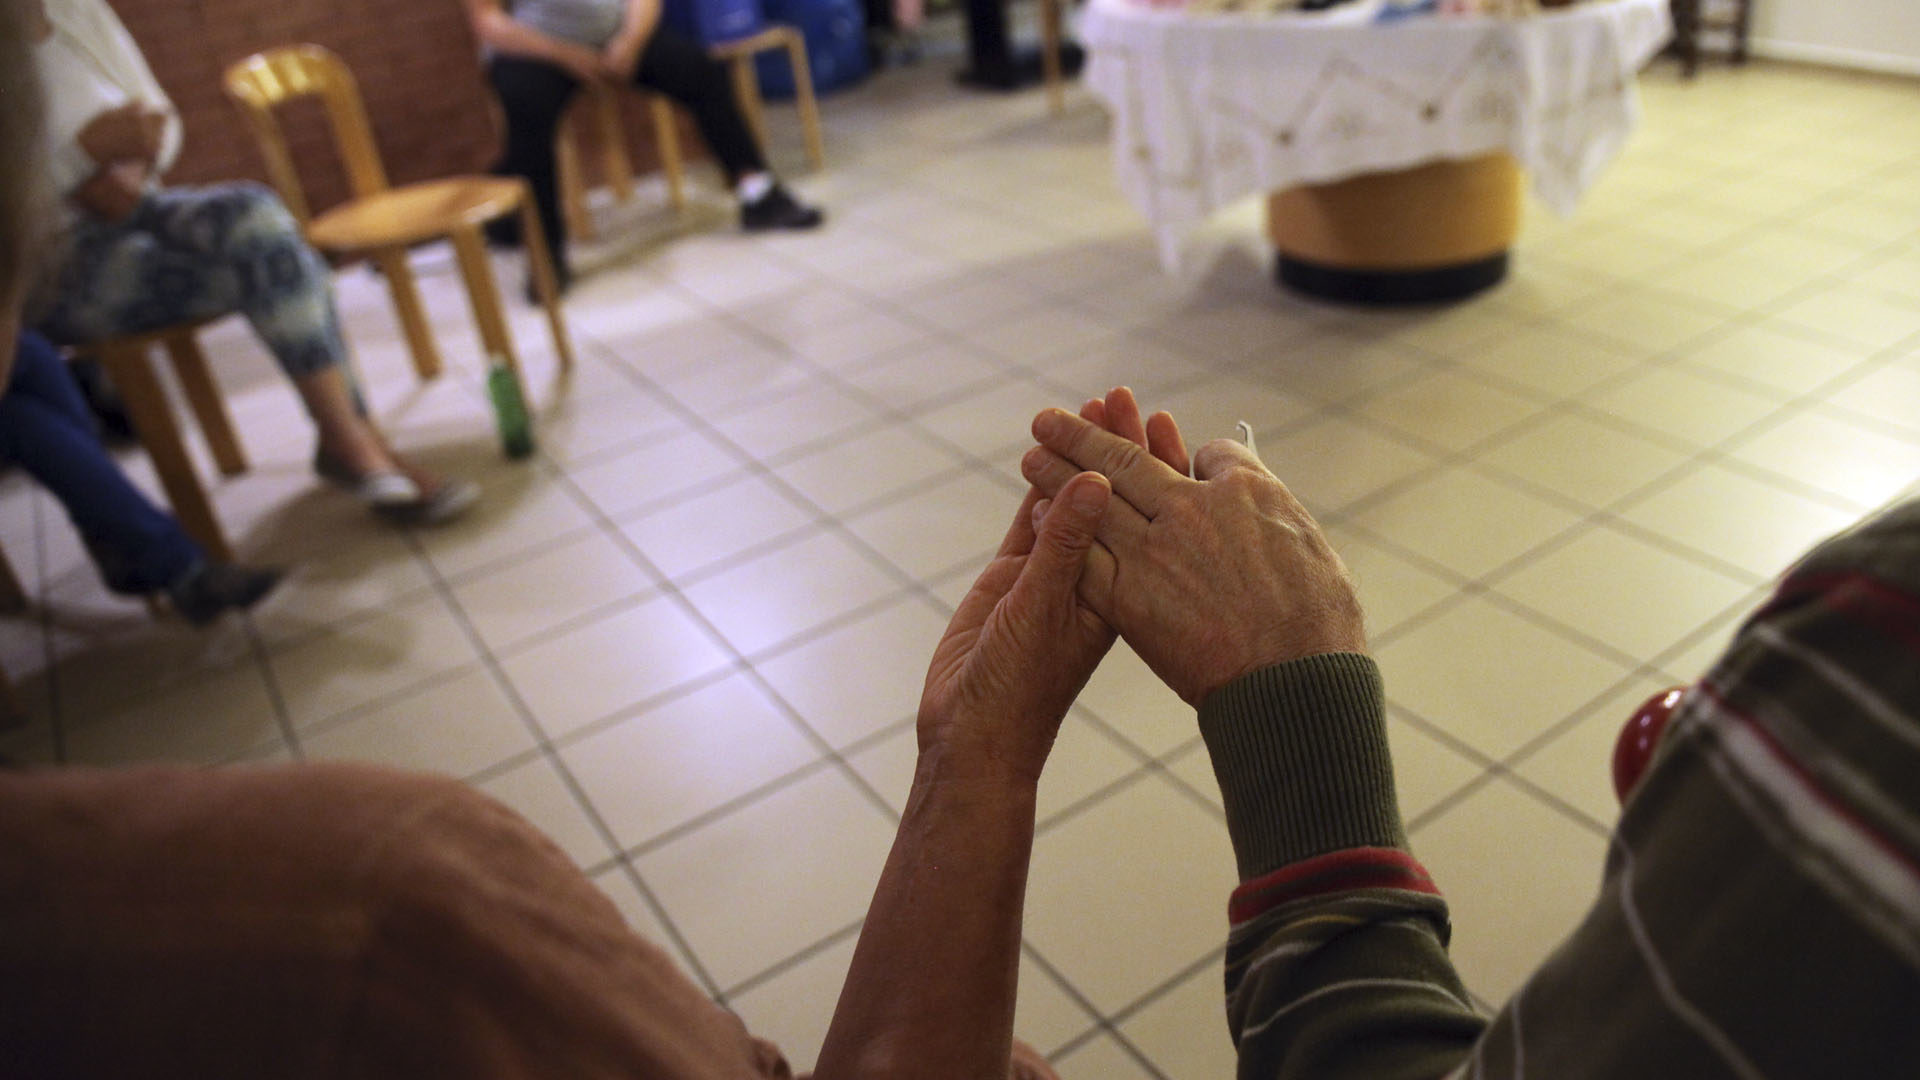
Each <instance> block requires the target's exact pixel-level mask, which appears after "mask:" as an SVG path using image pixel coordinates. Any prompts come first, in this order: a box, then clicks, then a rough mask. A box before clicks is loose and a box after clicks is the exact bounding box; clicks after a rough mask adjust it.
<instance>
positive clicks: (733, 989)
mask: <svg viewBox="0 0 1920 1080" xmlns="http://www.w3.org/2000/svg"><path fill="white" fill-rule="evenodd" d="M866 925H867V918H866V914H865V913H864V912H862V913H861V916H860V918H858V919H855V920H854V921H852V922H850V923H848V924H847V925H845V926H843V927H841V928H840V929H838V930H835V931H833V932H832V933H830V934H828V935H827V936H826V937H823V938H821V939H820V940H818V941H816V942H814V943H812V944H811V945H808V946H806V947H805V948H803V949H801V950H800V951H799V952H796V953H794V954H793V955H792V956H788V957H786V958H784V959H782V960H780V961H778V962H777V963H775V964H773V965H771V966H769V967H767V968H765V969H763V970H761V971H757V972H755V973H753V974H752V975H749V976H747V977H746V978H744V979H742V980H740V981H739V982H737V983H735V984H734V985H732V986H729V987H727V988H726V989H725V990H724V991H722V992H721V993H720V995H719V996H718V997H716V998H715V999H714V1001H715V1002H716V1003H717V1004H719V1005H720V1006H722V1007H723V1008H729V1009H730V1008H731V1003H732V1002H733V1001H734V1000H735V999H738V998H742V997H745V996H746V995H748V994H750V993H752V992H753V991H755V990H757V989H759V988H760V987H762V986H765V985H766V984H767V983H770V982H772V981H773V980H775V979H777V978H779V977H780V976H782V975H785V974H786V973H787V972H789V971H792V970H793V969H794V968H797V967H799V966H800V965H802V964H804V963H806V962H807V961H809V960H811V959H813V958H814V957H816V956H819V955H820V954H821V953H824V952H826V951H827V950H829V949H831V948H833V947H834V946H836V945H838V944H840V943H841V942H843V941H845V940H847V939H848V938H850V937H855V936H857V935H858V934H859V933H860V931H861V930H862V929H864V928H865V927H866Z"/></svg>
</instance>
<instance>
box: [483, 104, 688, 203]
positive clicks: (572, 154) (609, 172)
mask: <svg viewBox="0 0 1920 1080" xmlns="http://www.w3.org/2000/svg"><path fill="white" fill-rule="evenodd" d="M496 108H497V106H496ZM647 109H648V111H649V112H650V113H651V114H652V117H653V136H654V143H655V145H657V146H658V147H659V148H660V171H661V172H663V173H665V174H666V176H667V197H668V198H669V199H670V200H671V201H672V203H673V208H674V209H675V210H676V211H678V210H685V209H686V208H687V193H686V170H685V167H684V165H683V164H682V160H681V157H680V129H679V128H678V127H677V126H675V124H674V119H673V106H672V105H670V104H669V103H668V102H667V99H666V98H663V97H661V96H660V95H658V94H650V95H648V98H647ZM588 123H593V124H597V125H598V126H599V129H600V167H601V171H602V172H603V173H604V174H605V175H606V179H607V186H609V187H611V188H612V189H613V197H614V199H615V200H616V201H618V202H622V203H624V202H627V201H628V200H630V199H632V198H633V161H632V159H631V158H629V157H628V156H627V133H626V128H625V126H624V125H622V124H621V122H620V97H619V91H618V90H616V89H614V88H613V87H611V86H608V85H606V84H605V83H593V84H591V85H589V86H588V87H587V92H586V93H585V94H583V95H581V96H580V97H579V98H578V99H577V100H576V101H575V102H574V105H573V107H572V108H571V109H570V110H569V111H568V113H567V116H566V119H565V120H564V121H562V123H561V126H560V138H559V145H558V146H557V147H556V150H557V152H558V155H559V164H560V209H561V213H562V215H563V216H564V217H565V219H566V222H567V232H568V234H570V235H572V236H575V237H579V238H581V239H592V238H593V237H594V236H595V235H596V233H597V231H598V230H596V229H595V228H594V225H593V215H591V214H589V213H587V181H586V176H585V175H584V174H583V173H582V171H581V167H580V150H579V142H580V128H581V126H582V125H585V124H588Z"/></svg>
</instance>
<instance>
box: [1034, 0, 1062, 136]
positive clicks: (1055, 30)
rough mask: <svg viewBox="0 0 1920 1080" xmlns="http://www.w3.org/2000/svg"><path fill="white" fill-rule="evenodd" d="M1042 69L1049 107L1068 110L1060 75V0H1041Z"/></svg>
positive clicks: (1050, 108) (1059, 111)
mask: <svg viewBox="0 0 1920 1080" xmlns="http://www.w3.org/2000/svg"><path fill="white" fill-rule="evenodd" d="M1040 71H1041V75H1042V77H1043V78H1044V79H1045V81H1046V84H1047V109H1048V110H1049V111H1050V112H1052V113H1053V115H1055V116H1059V115H1060V114H1061V113H1063V112H1066V111H1067V98H1066V93H1065V91H1064V90H1063V89H1062V87H1061V81H1062V80H1061V77H1060V0H1040Z"/></svg>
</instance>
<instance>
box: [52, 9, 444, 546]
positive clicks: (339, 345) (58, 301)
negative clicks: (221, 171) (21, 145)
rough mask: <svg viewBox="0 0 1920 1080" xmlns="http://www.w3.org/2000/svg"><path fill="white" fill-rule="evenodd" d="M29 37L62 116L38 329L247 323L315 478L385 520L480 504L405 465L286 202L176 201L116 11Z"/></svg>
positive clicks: (244, 187) (146, 82)
mask: <svg viewBox="0 0 1920 1080" xmlns="http://www.w3.org/2000/svg"><path fill="white" fill-rule="evenodd" d="M44 3H45V7H44V9H43V12H42V11H41V10H37V9H38V7H39V5H38V4H30V5H29V6H30V8H32V9H36V10H33V11H31V12H30V17H31V16H32V15H36V14H38V15H42V17H41V18H38V19H34V20H33V21H34V22H36V23H37V25H36V26H34V27H32V28H30V31H29V32H30V34H31V35H32V38H31V39H32V40H34V41H36V42H38V44H37V46H36V49H35V54H36V59H37V60H38V68H39V74H40V78H41V80H42V81H43V83H44V92H45V95H46V100H47V117H46V119H47V122H46V124H45V127H44V133H43V138H44V140H45V141H44V146H43V151H42V152H43V153H44V155H45V156H46V158H47V160H48V162H49V163H50V168H51V170H52V181H53V184H52V186H53V189H54V190H53V194H54V196H56V197H57V198H58V200H59V206H58V209H57V210H56V211H55V215H56V217H57V219H58V222H59V224H60V226H61V228H62V231H63V232H64V234H65V235H64V236H63V237H61V238H60V239H59V241H58V242H57V243H56V244H55V245H54V246H55V249H56V250H59V251H60V252H62V255H61V257H60V259H59V261H58V263H57V265H55V266H53V267H52V268H50V271H49V273H48V275H47V277H46V279H45V285H46V289H47V292H48V294H49V296H48V298H47V299H46V301H45V302H44V303H42V304H40V305H37V309H36V311H35V313H34V323H35V325H36V327H37V328H38V329H39V330H40V331H41V332H42V333H44V334H45V335H46V336H47V337H49V338H51V339H52V340H54V341H56V342H58V343H60V344H63V345H85V344H88V343H90V342H96V341H100V340H103V339H106V338H112V337H117V336H120V335H124V334H138V333H144V332H147V331H151V330H158V329H161V328H164V327H166V326H170V325H174V324H177V323H182V322H188V321H191V320H195V319H203V318H211V317H215V316H219V315H224V314H227V313H230V312H239V313H241V314H243V315H245V316H246V318H247V321H248V322H249V323H251V324H252V325H253V329H254V331H255V332H256V333H258V334H259V335H260V338H261V340H262V341H263V342H264V343H265V344H266V346H267V348H268V349H269V350H271V351H272V353H273V355H274V359H275V360H277V361H278V362H279V364H280V367H281V368H282V369H283V370H284V371H285V372H286V373H287V376H288V377H289V378H290V379H292V380H293V385H294V387H295V389H296V390H298V391H299V394H300V398H301V401H302V402H303V403H304V404H305V405H306V408H307V412H308V414H309V415H310V416H312V418H313V421H314V426H315V427H316V428H318V429H319V445H318V448H317V449H316V451H315V454H314V468H315V470H316V471H317V472H318V473H319V474H320V475H321V476H322V477H324V478H325V479H327V480H330V481H333V482H335V483H337V484H340V485H341V486H343V487H345V488H346V489H348V490H349V491H352V492H354V493H355V494H356V495H357V496H358V497H359V498H360V499H361V500H362V501H364V502H365V503H366V504H367V505H368V506H369V507H371V508H372V509H373V510H374V511H375V512H376V513H379V514H382V515H384V516H387V517H390V518H393V519H395V520H397V521H402V522H407V523H415V524H433V523H437V522H442V521H447V520H451V519H452V518H454V517H457V516H459V515H460V514H461V513H463V512H464V511H465V510H466V509H467V507H469V506H470V505H472V503H473V501H474V500H475V499H476V498H477V497H478V495H479V489H478V488H477V487H476V486H475V485H474V484H472V483H471V482H468V481H458V480H447V479H444V478H442V477H439V476H436V475H434V474H432V473H431V472H428V471H427V470H425V469H423V468H420V467H418V466H415V465H412V464H410V463H408V462H407V461H405V460H403V459H401V458H400V457H399V456H398V455H397V454H395V453H394V452H393V450H392V448H391V447H389V446H388V445H387V444H386V442H385V440H384V439H383V438H382V437H381V435H380V432H379V431H378V430H376V429H375V428H374V426H373V425H372V423H370V422H369V421H368V419H367V418H366V415H365V412H364V409H363V407H362V403H361V402H360V400H359V395H358V392H357V391H356V389H355V387H354V385H353V382H352V379H351V375H350V373H349V371H348V366H347V365H348V358H347V348H346V343H345V342H344V340H343V339H342V338H341V334H340V323H339V317H338V314H337V313H336V312H335V310H334V304H333V294H332V285H331V275H330V272H329V270H328V268H327V265H326V263H325V262H323V261H322V260H321V258H320V256H319V255H318V254H317V253H315V252H314V250H313V249H312V248H310V247H308V246H307V243H306V241H305V240H304V239H303V238H302V236H301V233H300V227H299V225H298V224H296V223H295V222H294V220H293V218H292V216H291V215H289V214H288V213H287V210H286V208H285V207H284V206H282V205H281V203H280V200H279V199H278V198H277V197H276V196H275V195H274V194H273V192H271V191H269V190H267V189H266V188H263V187H260V186H259V185H257V184H224V185H218V186H214V187H206V188H189V187H165V186H162V185H161V184H160V183H159V177H160V176H161V175H162V174H163V173H165V172H166V170H167V169H168V168H170V167H171V166H172V164H173V161H174V158H175V157H176V155H177V154H178V152H179V147H180V122H179V118H178V116H177V115H176V114H175V113H174V111H173V106H172V104H171V103H170V102H169V101H168V100H167V97H166V95H165V94H164V92H162V90H161V89H160V86H159V84H158V83H157V82H156V81H155V80H154V78H153V74H152V72H151V71H150V70H149V69H148V68H147V64H146V60H145V59H144V58H143V57H142V56H141V55H140V51H139V48H138V47H137V46H136V45H135V44H134V41H133V38H132V37H131V36H130V35H129V34H128V33H127V32H126V29H125V28H124V27H122V26H121V24H120V21H119V19H118V18H116V17H115V16H114V14H113V11H112V9H111V8H109V7H108V6H107V5H106V3H105V0H44Z"/></svg>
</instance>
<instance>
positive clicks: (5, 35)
mask: <svg viewBox="0 0 1920 1080" xmlns="http://www.w3.org/2000/svg"><path fill="white" fill-rule="evenodd" d="M33 3H35V0H0V323H5V322H6V321H7V320H8V318H9V316H11V315H14V314H17V309H18V305H19V304H20V302H21V301H22V300H23V298H24V297H25V294H26V293H27V291H28V287H29V286H30V285H31V283H32V282H31V280H30V279H31V277H32V272H33V270H34V269H35V268H37V267H38V266H39V265H41V258H40V256H39V254H38V252H39V249H40V246H41V242H42V241H43V240H44V238H45V237H44V232H45V226H46V220H45V211H46V208H47V203H46V201H45V192H44V188H45V185H46V183H47V175H46V169H45V167H44V166H43V164H42V162H41V160H40V153H41V143H40V140H41V124H42V123H43V122H44V119H45V117H44V114H43V104H42V102H41V97H40V80H39V75H38V67H37V65H36V64H35V63H34V57H33V41H32V38H31V37H30V36H29V33H28V31H29V30H30V29H32V28H34V27H36V26H37V25H38V24H39V21H38V19H37V18H36V17H35V16H37V14H38V13H37V12H35V11H30V5H32V4H33ZM12 356H13V342H11V341H5V342H0V361H5V360H9V359H11V358H12ZM0 367H4V364H3V363H0ZM0 385H4V384H0Z"/></svg>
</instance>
